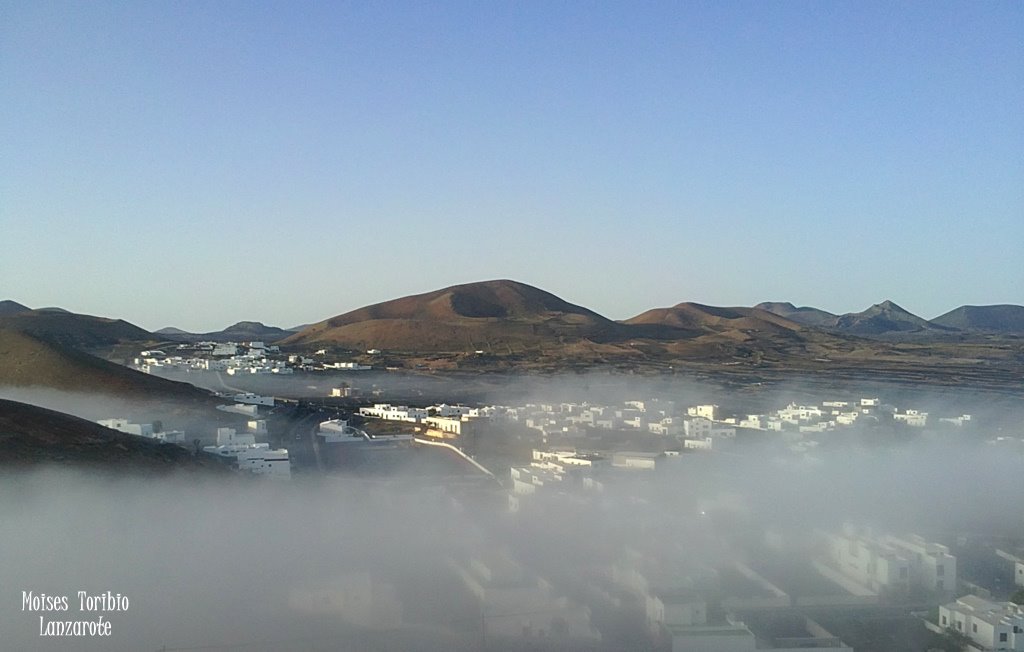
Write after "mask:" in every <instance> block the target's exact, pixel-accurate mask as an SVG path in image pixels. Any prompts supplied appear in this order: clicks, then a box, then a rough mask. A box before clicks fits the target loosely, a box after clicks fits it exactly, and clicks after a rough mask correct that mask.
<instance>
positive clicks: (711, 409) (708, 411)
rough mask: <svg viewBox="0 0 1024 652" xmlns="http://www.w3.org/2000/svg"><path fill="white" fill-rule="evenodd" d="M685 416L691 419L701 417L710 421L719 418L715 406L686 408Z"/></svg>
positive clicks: (717, 409) (717, 408)
mask: <svg viewBox="0 0 1024 652" xmlns="http://www.w3.org/2000/svg"><path fill="white" fill-rule="evenodd" d="M686 414H688V415H689V416H691V417H703V418H705V419H708V420H710V421H717V420H718V417H719V407H718V406H717V405H695V406H693V407H688V408H686Z"/></svg>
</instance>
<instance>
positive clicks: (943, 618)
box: [942, 616, 946, 625]
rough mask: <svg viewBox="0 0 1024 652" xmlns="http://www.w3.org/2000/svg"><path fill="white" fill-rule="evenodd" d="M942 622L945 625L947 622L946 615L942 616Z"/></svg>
mask: <svg viewBox="0 0 1024 652" xmlns="http://www.w3.org/2000/svg"><path fill="white" fill-rule="evenodd" d="M942 624H943V625H945V624H946V617H945V616H943V617H942Z"/></svg>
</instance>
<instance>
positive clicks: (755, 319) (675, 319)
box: [624, 301, 804, 336]
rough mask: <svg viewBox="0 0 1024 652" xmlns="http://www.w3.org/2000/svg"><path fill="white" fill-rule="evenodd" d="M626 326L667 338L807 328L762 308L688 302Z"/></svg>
mask: <svg viewBox="0 0 1024 652" xmlns="http://www.w3.org/2000/svg"><path fill="white" fill-rule="evenodd" d="M624 323H626V324H630V325H634V326H660V327H664V328H665V329H666V330H665V334H666V335H668V336H673V335H674V333H673V330H681V331H684V332H688V333H694V334H703V333H708V332H723V331H729V330H738V331H768V332H773V333H782V332H786V331H799V330H801V329H803V328H804V327H803V325H802V324H799V323H797V322H795V321H792V320H790V319H786V318H785V317H780V316H779V315H776V314H774V313H772V312H768V311H767V310H761V309H759V308H721V307H717V306H705V305H702V304H699V303H692V302H688V301H687V302H683V303H679V304H676V305H674V306H672V307H671V308H655V309H653V310H648V311H647V312H644V313H641V314H639V315H637V316H636V317H632V318H630V319H627V320H626V321H625V322H624ZM684 336H685V335H684Z"/></svg>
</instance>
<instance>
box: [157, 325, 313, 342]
mask: <svg viewBox="0 0 1024 652" xmlns="http://www.w3.org/2000/svg"><path fill="white" fill-rule="evenodd" d="M153 333H154V334H155V335H160V336H163V337H164V338H166V339H168V340H172V341H175V342H250V341H262V342H276V341H278V340H281V339H284V338H285V337H288V336H289V335H292V334H293V332H292V331H287V330H285V329H283V328H277V327H276V326H265V325H264V324H261V323H260V322H258V321H240V322H238V323H237V324H232V325H231V326H228V327H227V328H225V329H224V330H221V331H213V332H211V333H189V332H188V331H183V330H181V329H180V328H174V327H173V326H169V327H167V328H161V329H160V330H158V331H154V332H153Z"/></svg>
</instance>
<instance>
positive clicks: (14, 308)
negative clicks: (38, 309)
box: [0, 299, 32, 317]
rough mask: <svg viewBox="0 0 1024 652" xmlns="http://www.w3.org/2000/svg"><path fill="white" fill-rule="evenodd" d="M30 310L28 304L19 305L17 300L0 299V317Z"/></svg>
mask: <svg viewBox="0 0 1024 652" xmlns="http://www.w3.org/2000/svg"><path fill="white" fill-rule="evenodd" d="M30 310H32V309H31V308H29V307H28V306H23V305H21V304H20V303H18V302H17V301H11V300H10V299H5V300H3V301H0V317H4V316H7V315H16V314H18V313H22V312H29V311H30Z"/></svg>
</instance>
